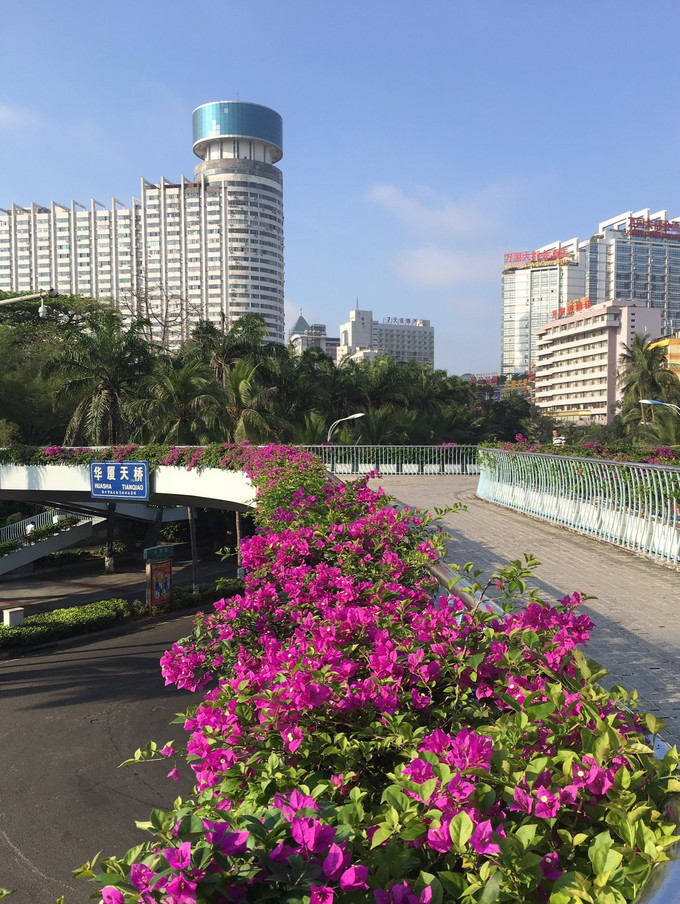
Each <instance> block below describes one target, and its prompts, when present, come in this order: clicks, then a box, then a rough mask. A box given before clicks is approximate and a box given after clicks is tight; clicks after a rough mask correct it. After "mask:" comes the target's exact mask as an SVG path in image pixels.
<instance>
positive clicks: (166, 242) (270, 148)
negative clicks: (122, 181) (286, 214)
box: [0, 101, 284, 347]
mask: <svg viewBox="0 0 680 904" xmlns="http://www.w3.org/2000/svg"><path fill="white" fill-rule="evenodd" d="M193 138H194V145H193V147H194V153H195V154H196V156H197V157H199V158H200V160H201V162H200V163H199V164H198V165H197V166H196V168H195V170H194V176H193V179H187V178H186V177H184V176H182V178H181V179H180V181H179V182H170V181H168V180H167V179H165V178H164V177H163V178H161V180H160V182H158V183H153V182H148V181H147V180H146V179H142V183H141V191H140V196H139V198H133V199H132V204H131V205H130V207H126V206H125V205H124V204H122V203H121V202H120V201H118V200H117V199H115V198H114V199H112V201H111V205H110V207H107V206H106V205H104V204H102V203H101V202H99V201H95V200H92V201H91V202H90V205H89V206H87V207H86V206H84V205H82V204H79V203H77V202H75V201H72V202H71V204H70V206H64V205H61V204H58V203H57V202H54V201H53V202H52V203H51V204H50V206H49V207H45V206H42V205H38V204H35V203H33V204H31V205H30V207H19V206H17V205H16V204H12V205H11V207H9V208H8V209H2V208H0V291H5V292H25V291H29V290H30V291H36V289H40V288H43V287H46V286H52V287H54V288H55V289H57V290H58V291H59V292H60V293H64V294H70V293H73V294H81V295H91V296H93V297H96V298H99V299H102V300H104V299H112V300H113V302H114V303H115V304H116V306H117V307H118V308H119V309H120V310H121V312H122V313H123V314H124V315H125V316H126V318H127V319H133V318H137V317H141V318H145V319H148V320H149V321H150V322H151V324H152V327H151V333H150V338H153V340H154V341H155V342H158V343H160V344H162V345H164V346H167V347H176V346H177V345H178V344H180V343H181V342H182V341H183V340H185V339H187V338H188V337H189V335H190V333H191V329H192V328H193V326H194V325H195V324H196V323H197V322H198V321H199V320H209V321H211V322H213V323H214V324H215V325H216V326H217V327H219V328H220V329H228V328H229V327H230V326H231V325H232V324H233V323H235V322H236V321H237V320H238V319H239V317H241V316H242V315H243V314H245V313H248V312H253V313H256V314H260V315H261V316H262V318H263V319H264V321H265V323H266V324H267V328H268V331H269V339H270V340H272V341H275V342H283V341H284V320H283V317H284V313H283V310H284V308H283V190H282V175H281V171H280V170H279V169H278V168H277V167H276V165H275V164H276V163H278V161H279V160H280V159H281V157H282V155H283V149H282V121H281V117H280V116H279V114H278V113H276V112H275V111H274V110H270V109H269V108H268V107H263V106H260V105H259V104H251V103H242V102H240V101H220V102H217V103H209V104H203V105H202V106H200V107H198V108H197V109H196V110H194V114H193Z"/></svg>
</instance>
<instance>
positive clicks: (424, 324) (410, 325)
mask: <svg viewBox="0 0 680 904" xmlns="http://www.w3.org/2000/svg"><path fill="white" fill-rule="evenodd" d="M385 354H386V355H390V357H392V358H394V359H395V360H397V361H403V362H407V361H417V362H418V363H419V364H428V365H429V366H430V367H433V366H434V327H433V326H430V321H429V320H421V319H420V318H417V317H385V318H384V319H383V321H382V322H379V321H377V320H374V319H373V311H363V310H360V309H359V308H358V307H357V308H355V310H353V311H350V312H349V320H348V321H347V323H343V324H341V326H340V345H339V347H338V352H337V360H338V362H340V361H341V360H342V359H343V358H345V357H349V358H353V359H354V360H373V359H375V358H376V357H377V356H378V355H385Z"/></svg>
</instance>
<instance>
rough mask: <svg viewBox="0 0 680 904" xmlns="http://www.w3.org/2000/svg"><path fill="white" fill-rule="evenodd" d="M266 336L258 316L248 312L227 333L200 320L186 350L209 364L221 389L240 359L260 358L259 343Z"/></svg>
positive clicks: (261, 347)
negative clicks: (220, 384)
mask: <svg viewBox="0 0 680 904" xmlns="http://www.w3.org/2000/svg"><path fill="white" fill-rule="evenodd" d="M266 336H267V324H266V323H265V322H264V320H263V319H262V317H260V315H259V314H253V313H252V312H249V313H247V314H244V315H243V316H242V317H240V318H239V319H238V320H237V321H236V323H234V325H233V326H232V327H231V328H230V329H229V330H228V331H227V332H222V331H220V330H219V329H218V328H217V327H216V326H215V324H214V323H211V322H210V321H206V320H202V321H200V322H199V323H198V324H197V325H196V327H195V328H194V329H193V331H192V333H191V340H190V342H189V343H188V348H187V351H188V350H189V349H191V350H192V351H194V353H195V354H197V355H199V356H200V357H202V358H203V360H205V361H208V362H209V363H210V365H211V367H212V368H213V370H214V372H215V377H216V378H217V379H218V380H219V382H220V383H222V385H223V386H224V385H225V383H226V380H227V374H228V372H229V370H230V368H231V367H232V366H233V364H234V363H235V362H236V361H238V360H240V359H241V358H248V359H251V360H253V361H254V362H257V361H259V360H260V359H261V358H262V357H263V346H262V342H263V340H264V339H265V337H266Z"/></svg>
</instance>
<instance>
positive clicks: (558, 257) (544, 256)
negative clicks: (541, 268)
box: [505, 248, 569, 267]
mask: <svg viewBox="0 0 680 904" xmlns="http://www.w3.org/2000/svg"><path fill="white" fill-rule="evenodd" d="M567 260H569V250H568V249H567V248H551V249H550V250H549V251H510V252H509V253H508V254H506V255H505V266H506V267H517V266H522V264H544V263H551V264H552V263H555V262H558V263H559V262H564V261H567Z"/></svg>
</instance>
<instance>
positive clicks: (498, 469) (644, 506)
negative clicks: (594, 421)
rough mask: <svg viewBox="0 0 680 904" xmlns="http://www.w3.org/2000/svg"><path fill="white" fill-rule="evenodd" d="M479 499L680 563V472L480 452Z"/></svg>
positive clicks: (529, 454)
mask: <svg viewBox="0 0 680 904" xmlns="http://www.w3.org/2000/svg"><path fill="white" fill-rule="evenodd" d="M479 464H480V478H479V485H478V487H477V495H478V496H479V497H480V498H481V499H485V500H487V501H488V502H495V503H498V504H499V505H504V506H507V507H508V508H512V509H515V510H516V511H520V512H525V513H526V514H529V515H534V516H535V517H537V518H543V519H544V520H546V521H550V522H552V523H553V524H559V525H563V526H564V527H569V528H572V529H573V530H576V531H578V532H579V533H582V534H586V535H587V536H591V537H596V538H597V539H599V540H605V541H607V542H608V543H613V544H615V545H617V546H622V547H624V548H626V549H630V550H633V551H634V552H637V553H640V554H642V555H646V556H650V557H652V558H655V559H658V560H660V561H663V562H667V563H669V564H673V565H677V564H679V563H680V525H679V522H678V518H679V516H680V468H674V467H668V466H664V465H649V464H635V463H627V462H617V461H603V460H600V459H592V458H566V457H562V456H559V455H545V454H540V453H535V452H506V451H503V450H500V449H480V452H479Z"/></svg>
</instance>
